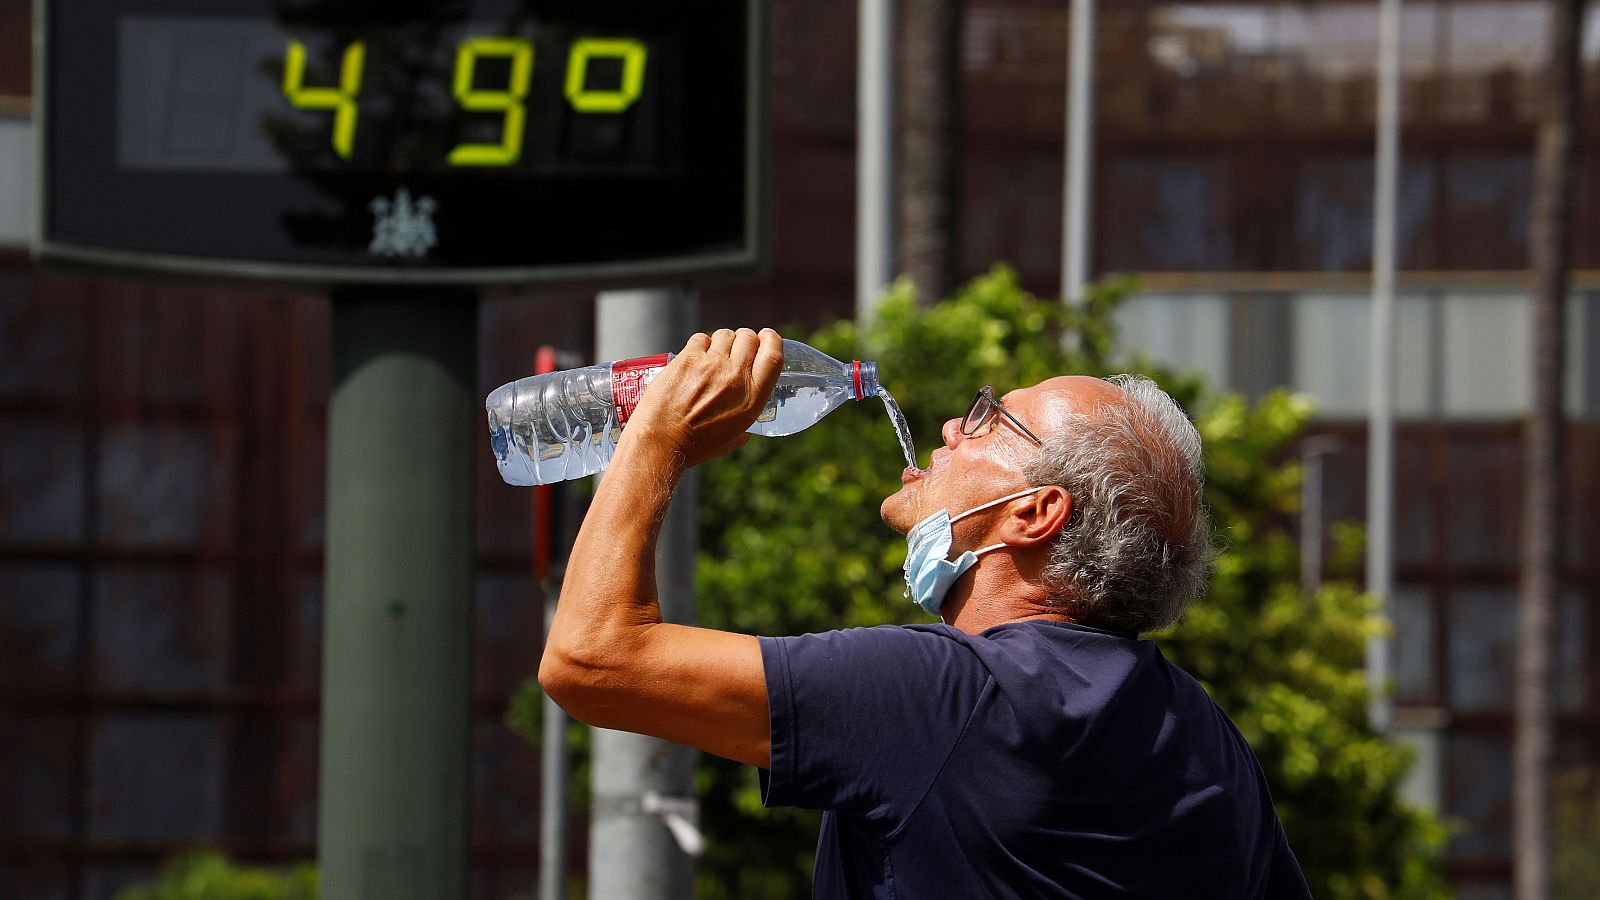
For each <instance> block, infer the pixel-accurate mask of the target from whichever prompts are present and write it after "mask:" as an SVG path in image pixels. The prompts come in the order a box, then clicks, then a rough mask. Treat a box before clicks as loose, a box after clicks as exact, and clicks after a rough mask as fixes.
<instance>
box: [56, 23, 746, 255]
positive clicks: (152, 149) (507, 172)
mask: <svg viewBox="0 0 1600 900" xmlns="http://www.w3.org/2000/svg"><path fill="white" fill-rule="evenodd" d="M762 9H763V7H762V0H650V2H638V0H628V2H617V0H522V2H516V0H456V2H448V0H447V2H437V0H430V2H419V0H386V2H374V0H338V2H328V0H322V2H309V0H280V2H271V0H47V2H45V3H43V4H42V5H41V13H42V14H41V15H40V16H39V19H40V23H39V27H40V28H42V29H43V41H42V46H43V47H44V51H45V52H44V53H43V54H42V58H41V72H40V74H41V78H42V81H43V89H42V90H41V96H42V99H43V104H44V105H43V110H44V114H43V116H42V117H41V118H42V122H41V125H42V128H41V151H42V158H41V171H42V173H43V176H44V202H43V204H42V210H41V212H42V216H43V221H42V223H41V252H42V255H43V256H45V257H46V258H50V257H61V258H73V259H77V260H81V261H90V262H100V263H107V264H112V265H121V266H135V267H146V268H158V269H166V270H180V271H195V272H210V273H217V274H233V275H242V276H252V275H259V276H262V277H268V278H289V279H303V280H321V281H334V282H337V281H353V282H361V281H376V282H383V281H402V280H403V281H422V282H441V283H443V282H469V281H482V282H515V281H552V280H583V281H594V280H601V279H605V278H608V277H647V276H650V275H655V274H687V273H692V272H696V271H714V270H729V269H739V268H747V267H751V266H753V265H755V264H756V263H757V261H758V259H759V255H760V254H759V249H760V246H761V241H762V238H761V235H760V224H761V218H762V216H761V202H760V201H761V190H760V188H761V186H762V182H763V178H762V176H763V173H762V171H761V168H762V167H761V161H762V155H763V154H762V147H763V140H764V126H765V116H764V111H763V104H762V102H761V97H762V94H763V92H764V88H765V86H764V84H763V83H762V81H763V74H762V73H763V69H764V31H763V27H762V22H761V14H762Z"/></svg>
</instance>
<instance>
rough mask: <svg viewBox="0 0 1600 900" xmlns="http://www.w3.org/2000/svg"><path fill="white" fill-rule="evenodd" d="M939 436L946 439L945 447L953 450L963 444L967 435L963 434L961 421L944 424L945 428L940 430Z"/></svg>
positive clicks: (955, 420) (954, 420) (951, 420)
mask: <svg viewBox="0 0 1600 900" xmlns="http://www.w3.org/2000/svg"><path fill="white" fill-rule="evenodd" d="M939 435H940V436H941V437H943V438H944V445H945V446H946V447H949V448H950V449H952V450H953V449H955V446H956V445H957V444H959V443H961V439H962V438H963V437H965V435H963V434H962V433H961V420H960V419H950V420H947V421H946V422H945V423H944V427H943V428H941V429H939Z"/></svg>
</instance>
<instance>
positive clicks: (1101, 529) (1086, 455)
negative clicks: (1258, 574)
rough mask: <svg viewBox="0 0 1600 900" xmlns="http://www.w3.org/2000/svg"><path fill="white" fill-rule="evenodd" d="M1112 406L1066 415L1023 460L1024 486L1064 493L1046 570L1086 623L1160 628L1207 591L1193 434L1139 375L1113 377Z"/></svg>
mask: <svg viewBox="0 0 1600 900" xmlns="http://www.w3.org/2000/svg"><path fill="white" fill-rule="evenodd" d="M1107 381H1109V382H1111V383H1112V384H1114V385H1116V386H1117V387H1118V388H1120V389H1121V390H1122V402H1121V403H1096V404H1095V407H1094V409H1093V411H1092V412H1090V413H1072V414H1070V415H1069V416H1068V417H1067V422H1066V427H1065V428H1062V429H1061V430H1060V432H1059V433H1058V434H1056V435H1054V436H1052V437H1051V438H1049V439H1048V440H1046V441H1045V443H1044V448H1043V450H1042V451H1041V452H1040V454H1039V456H1038V457H1037V458H1035V459H1034V460H1033V461H1032V462H1030V463H1028V464H1027V465H1026V466H1025V468H1024V470H1023V471H1024V474H1025V476H1026V477H1027V478H1028V481H1029V483H1031V484H1036V485H1044V484H1057V485H1060V486H1062V487H1064V488H1066V489H1067V493H1068V494H1070V495H1071V496H1072V514H1071V517H1070V518H1069V519H1068V522H1067V526H1066V527H1065V528H1063V529H1062V530H1061V534H1060V535H1059V536H1058V537H1057V538H1056V539H1055V543H1054V544H1053V545H1052V546H1051V548H1050V562H1049V564H1048V565H1047V566H1046V567H1045V570H1044V573H1043V577H1044V581H1045V584H1046V585H1047V586H1048V587H1049V588H1050V590H1051V596H1052V598H1053V600H1054V602H1055V603H1056V604H1057V605H1058V606H1060V608H1061V609H1062V610H1063V611H1064V612H1066V613H1067V614H1068V615H1070V616H1072V618H1073V619H1074V620H1076V621H1078V622H1080V623H1082V624H1084V625H1089V626H1092V627H1096V628H1104V629H1108V630H1112V631H1129V632H1142V631H1158V630H1160V629H1163V628H1166V627H1168V626H1170V625H1172V624H1173V623H1174V622H1177V621H1178V619H1179V618H1180V617H1181V616H1182V615H1183V611H1184V610H1185V609H1186V608H1187V607H1188V606H1189V604H1190V602H1192V601H1193V600H1194V599H1195V598H1196V597H1197V596H1199V594H1200V593H1201V591H1203V590H1205V586H1206V581H1207V577H1208V575H1209V571H1210V566H1211V560H1212V557H1213V554H1214V551H1213V549H1212V544H1211V523H1210V519H1209V518H1208V517H1207V515H1206V511H1205V507H1204V506H1203V505H1202V503H1201V497H1200V490H1201V484H1202V481H1203V479H1204V466H1203V464H1202V463H1201V460H1200V433H1199V432H1198V431H1196V430H1195V427H1194V423H1192V422H1190V421H1189V417H1188V416H1187V415H1185V414H1184V412H1183V409H1182V408H1181V407H1179V406H1178V404H1177V402H1176V401H1174V400H1173V399H1172V398H1171V397H1169V396H1167V394H1166V392H1165V391H1163V390H1161V388H1160V387H1158V386H1157V385H1156V383H1155V382H1153V381H1151V380H1150V379H1148V378H1145V377H1144V376H1142V375H1115V376H1112V377H1111V378H1109V379H1107Z"/></svg>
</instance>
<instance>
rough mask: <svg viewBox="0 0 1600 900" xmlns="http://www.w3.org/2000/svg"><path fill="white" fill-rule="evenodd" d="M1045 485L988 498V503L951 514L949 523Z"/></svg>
mask: <svg viewBox="0 0 1600 900" xmlns="http://www.w3.org/2000/svg"><path fill="white" fill-rule="evenodd" d="M1045 487H1046V485H1042V484H1041V485H1039V486H1038V487H1031V488H1027V489H1025V490H1021V491H1017V492H1016V493H1014V494H1007V495H1005V496H1004V497H1001V498H1000V499H998V500H990V501H989V502H988V503H985V504H983V505H982V506H974V507H973V508H971V509H969V510H967V511H966V512H964V513H962V514H961V515H959V516H951V517H950V524H952V525H954V524H955V523H957V522H959V521H961V520H962V519H965V518H966V517H967V516H970V515H972V514H973V513H976V512H983V511H984V510H986V509H988V508H989V507H991V506H999V505H1000V504H1002V503H1009V502H1011V501H1012V500H1015V499H1017V498H1018V497H1026V496H1028V495H1029V494H1037V493H1039V492H1040V491H1042V490H1044V489H1045ZM1001 546H1004V545H1003V544H1002V545H1001Z"/></svg>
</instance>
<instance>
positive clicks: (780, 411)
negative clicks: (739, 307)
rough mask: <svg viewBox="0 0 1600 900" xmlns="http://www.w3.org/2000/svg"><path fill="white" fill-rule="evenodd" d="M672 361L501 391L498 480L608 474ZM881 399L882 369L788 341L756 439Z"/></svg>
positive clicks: (538, 379) (552, 376)
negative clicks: (620, 442)
mask: <svg viewBox="0 0 1600 900" xmlns="http://www.w3.org/2000/svg"><path fill="white" fill-rule="evenodd" d="M674 355H675V354H671V353H663V354H660V355H659V356H646V357H642V358H639V359H625V360H620V361H618V362H614V363H606V364H602V365H598V366H587V367H584V368H581V369H569V370H567V371H565V372H550V373H548V374H545V375H531V376H529V377H527V378H519V379H517V380H516V381H513V382H511V383H510V384H505V385H501V386H500V387H498V388H496V389H495V390H494V392H493V393H491V394H490V395H489V397H488V399H487V400H485V401H484V406H485V407H486V408H487V410H488V414H489V443H490V446H491V447H493V449H494V458H495V460H496V462H498V463H499V465H500V477H501V478H504V479H505V480H506V481H507V482H508V483H510V484H521V485H527V484H552V483H554V482H557V481H566V480H567V479H570V478H581V477H583V476H585V475H593V474H594V473H596V472H599V471H600V470H602V469H604V468H605V467H606V464H607V463H609V462H610V461H611V454H612V453H613V452H615V450H616V448H617V439H618V438H620V437H621V436H622V428H623V426H625V425H627V424H628V417H629V416H631V415H633V411H634V409H635V408H636V407H637V406H638V405H639V398H640V397H641V396H643V394H644V391H645V388H646V387H648V386H649V385H650V381H651V380H652V379H654V378H655V377H656V374H657V373H658V372H660V371H661V370H662V369H663V368H665V367H666V365H667V362H668V361H669V360H671V359H672V357H673V356H674ZM878 392H879V389H878V364H877V363H875V362H861V361H859V360H856V361H853V362H849V363H842V362H839V361H838V360H836V359H834V358H833V357H831V356H829V355H827V354H826V353H823V352H822V351H820V350H817V349H815V348H813V347H809V346H807V345H805V344H802V343H800V342H799V341H787V340H786V341H784V342H783V373H782V374H781V375H779V376H778V386H777V388H776V389H774V390H773V392H772V399H770V400H768V401H767V405H766V407H765V408H764V409H762V411H761V415H760V416H759V417H758V418H757V419H756V423H755V424H754V425H752V426H751V427H750V431H751V432H752V433H754V434H760V435H766V436H768V437H778V436H781V435H786V434H794V433H795V432H798V431H803V430H805V429H806V428H809V427H811V426H812V425H814V424H816V422H817V421H818V420H819V419H821V418H822V417H823V416H825V415H827V414H828V413H830V412H833V411H834V410H835V409H837V408H838V407H839V406H840V405H841V404H843V403H844V401H846V400H860V399H862V398H864V397H872V396H875V395H877V394H878Z"/></svg>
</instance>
